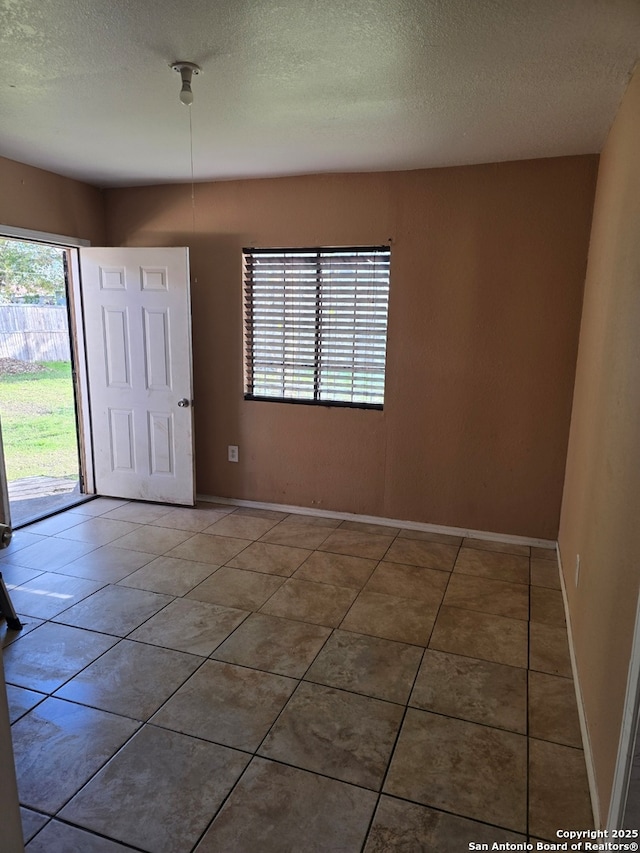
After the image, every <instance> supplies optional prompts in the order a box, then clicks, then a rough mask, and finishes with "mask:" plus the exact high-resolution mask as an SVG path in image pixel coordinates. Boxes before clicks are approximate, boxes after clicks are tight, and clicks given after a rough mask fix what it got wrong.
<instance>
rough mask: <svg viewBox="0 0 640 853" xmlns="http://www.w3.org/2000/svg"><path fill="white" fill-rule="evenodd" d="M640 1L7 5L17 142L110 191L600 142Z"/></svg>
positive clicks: (10, 113) (5, 99)
mask: <svg viewBox="0 0 640 853" xmlns="http://www.w3.org/2000/svg"><path fill="white" fill-rule="evenodd" d="M639 52H640V2H639V0H184V2H178V0H0V155H3V156H5V157H9V158H12V159H15V160H19V161H22V162H26V163H30V164H33V165H37V166H41V167H43V168H46V169H50V170H52V171H55V172H59V173H61V174H65V175H70V176H73V177H76V178H81V179H83V180H86V181H89V182H91V183H94V184H97V185H100V186H109V185H111V186H114V185H127V184H143V183H162V182H169V181H183V180H187V179H189V178H190V176H191V160H190V150H189V108H187V107H184V106H183V105H182V104H180V102H179V101H178V92H179V88H180V80H179V77H178V75H177V74H175V73H174V72H173V71H171V70H170V69H169V68H168V64H169V63H170V62H172V61H174V60H178V59H185V60H191V61H193V62H197V63H198V64H200V65H201V66H202V68H203V74H202V75H200V76H199V77H197V78H195V79H194V83H193V91H194V95H195V102H194V105H193V107H192V108H191V119H192V122H193V165H194V174H195V178H196V180H207V179H219V178H234V177H257V176H267V175H287V174H300V173H310V172H327V171H374V170H386V169H414V168H422V167H435V166H448V165H457V164H465V163H479V162H494V161H501V160H514V159H522V158H531V157H550V156H557V155H564V154H582V153H588V152H596V151H599V150H600V149H601V147H602V144H603V142H604V139H605V137H606V133H607V131H608V129H609V127H610V125H611V122H612V120H613V118H614V115H615V112H616V109H617V106H618V104H619V102H620V99H621V97H622V94H623V92H624V89H625V87H626V84H627V82H628V79H629V75H630V73H631V71H632V69H633V67H634V64H635V62H636V60H637V59H638V54H639Z"/></svg>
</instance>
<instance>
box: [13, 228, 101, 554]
mask: <svg viewBox="0 0 640 853" xmlns="http://www.w3.org/2000/svg"><path fill="white" fill-rule="evenodd" d="M0 237H7V238H9V239H13V240H23V241H29V242H33V243H47V244H49V245H53V246H56V247H57V248H59V249H60V250H61V251H64V252H66V259H67V264H66V289H67V312H68V317H69V343H70V346H71V349H72V365H73V371H74V385H75V394H76V423H77V438H78V455H79V464H80V471H81V481H82V483H83V487H84V491H83V494H85V495H93V494H95V485H94V474H93V452H92V441H91V419H90V416H89V386H88V381H87V367H86V355H85V341H84V324H83V319H82V292H81V288H80V263H79V258H78V250H79V249H80V248H81V247H83V246H90V245H91V243H90V241H89V240H83V239H80V238H77V237H68V236H65V235H63V234H50V233H48V232H44V231H33V230H31V229H27V228H15V227H13V226H9V225H0ZM0 524H4V525H7V526H8V527H9V529H11V507H10V504H9V493H8V488H7V476H6V468H5V459H4V448H3V446H2V425H1V422H0ZM0 547H1V545H0ZM0 553H1V552H0Z"/></svg>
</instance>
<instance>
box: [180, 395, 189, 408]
mask: <svg viewBox="0 0 640 853" xmlns="http://www.w3.org/2000/svg"><path fill="white" fill-rule="evenodd" d="M178 405H179V406H180V408H181V409H186V408H187V407H188V406H189V405H190V404H189V401H188V400H187V398H186V397H183V398H182V400H178Z"/></svg>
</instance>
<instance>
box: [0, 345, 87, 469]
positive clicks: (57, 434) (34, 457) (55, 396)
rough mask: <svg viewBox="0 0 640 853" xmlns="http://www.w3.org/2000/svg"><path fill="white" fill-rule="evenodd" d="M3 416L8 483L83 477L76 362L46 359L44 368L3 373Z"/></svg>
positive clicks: (0, 380)
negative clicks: (80, 472)
mask: <svg viewBox="0 0 640 853" xmlns="http://www.w3.org/2000/svg"><path fill="white" fill-rule="evenodd" d="M0 417H1V418H2V440H3V443H4V455H5V461H6V466H7V479H8V480H9V482H13V481H14V480H20V479H22V478H23V477H38V476H43V477H71V478H73V479H76V478H77V476H78V450H77V443H76V419H75V409H74V400H73V384H72V380H71V365H70V363H69V362H68V361H49V362H45V369H44V370H43V371H41V372H40V373H23V374H18V375H2V376H0Z"/></svg>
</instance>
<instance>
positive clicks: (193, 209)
mask: <svg viewBox="0 0 640 853" xmlns="http://www.w3.org/2000/svg"><path fill="white" fill-rule="evenodd" d="M189 156H190V159H191V217H192V222H193V234H194V236H195V233H196V192H195V183H194V177H193V120H192V118H191V107H189Z"/></svg>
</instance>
